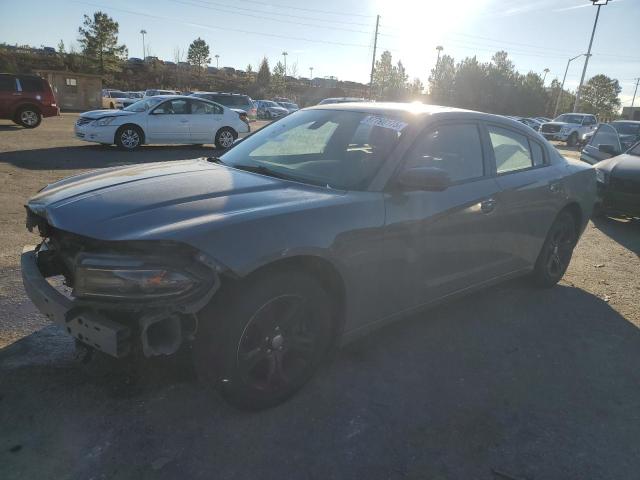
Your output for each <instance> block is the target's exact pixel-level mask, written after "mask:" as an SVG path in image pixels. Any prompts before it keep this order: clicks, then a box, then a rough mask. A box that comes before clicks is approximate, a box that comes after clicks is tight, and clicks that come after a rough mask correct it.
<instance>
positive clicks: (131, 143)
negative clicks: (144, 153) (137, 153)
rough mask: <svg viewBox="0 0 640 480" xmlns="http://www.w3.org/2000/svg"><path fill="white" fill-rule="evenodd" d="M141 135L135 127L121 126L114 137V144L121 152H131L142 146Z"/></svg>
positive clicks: (140, 131)
mask: <svg viewBox="0 0 640 480" xmlns="http://www.w3.org/2000/svg"><path fill="white" fill-rule="evenodd" d="M143 138H144V136H143V133H142V130H140V128H139V127H137V126H135V125H123V126H122V127H120V128H119V129H118V131H117V132H116V135H115V139H114V141H115V144H116V145H117V146H118V147H120V148H121V149H123V150H128V151H133V150H135V149H136V148H138V147H139V146H140V145H142V142H143Z"/></svg>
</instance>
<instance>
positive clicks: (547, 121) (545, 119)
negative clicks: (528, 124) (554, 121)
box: [533, 117, 551, 123]
mask: <svg viewBox="0 0 640 480" xmlns="http://www.w3.org/2000/svg"><path fill="white" fill-rule="evenodd" d="M533 119H534V120H538V121H539V122H540V123H549V122H550V121H551V119H550V118H547V117H533Z"/></svg>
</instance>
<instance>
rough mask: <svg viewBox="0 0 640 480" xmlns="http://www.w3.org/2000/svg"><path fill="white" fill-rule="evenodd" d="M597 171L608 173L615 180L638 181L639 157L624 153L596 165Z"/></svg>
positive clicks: (639, 172)
mask: <svg viewBox="0 0 640 480" xmlns="http://www.w3.org/2000/svg"><path fill="white" fill-rule="evenodd" d="M595 167H596V168H597V169H599V170H604V171H605V172H609V173H610V174H611V175H613V176H615V177H616V178H636V179H640V157H638V156H636V155H628V154H626V153H624V154H622V155H618V156H617V157H612V158H608V159H606V160H603V161H601V162H598V163H596V165H595Z"/></svg>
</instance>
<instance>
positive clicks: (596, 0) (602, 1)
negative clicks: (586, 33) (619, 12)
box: [573, 0, 609, 112]
mask: <svg viewBox="0 0 640 480" xmlns="http://www.w3.org/2000/svg"><path fill="white" fill-rule="evenodd" d="M591 2H592V3H593V5H595V6H597V7H598V11H597V12H596V20H595V22H593V30H592V31H591V40H589V50H587V57H586V58H585V59H584V68H583V69H582V77H580V85H578V90H577V91H576V101H575V103H574V104H573V111H574V112H577V111H578V107H579V106H580V93H581V92H580V90H582V84H583V83H584V76H585V75H586V73H587V65H589V58H590V57H591V46H592V45H593V37H594V36H595V34H596V27H597V26H598V17H599V16H600V7H602V6H603V5H606V4H607V3H609V0H591Z"/></svg>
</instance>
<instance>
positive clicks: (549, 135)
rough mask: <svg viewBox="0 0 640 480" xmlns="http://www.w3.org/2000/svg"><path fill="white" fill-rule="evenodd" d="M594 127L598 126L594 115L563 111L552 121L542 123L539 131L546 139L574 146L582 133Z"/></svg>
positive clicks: (590, 130)
mask: <svg viewBox="0 0 640 480" xmlns="http://www.w3.org/2000/svg"><path fill="white" fill-rule="evenodd" d="M596 128H598V119H597V118H596V117H595V115H589V114H586V113H563V114H562V115H560V116H559V117H558V118H556V119H555V120H554V121H553V122H547V123H543V124H542V126H541V127H540V133H542V135H543V136H544V138H546V139H547V140H559V141H561V142H567V145H568V146H570V147H575V146H576V145H577V144H578V142H579V141H580V138H581V137H582V136H583V135H585V134H586V133H589V132H592V131H594V130H595V129H596Z"/></svg>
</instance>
